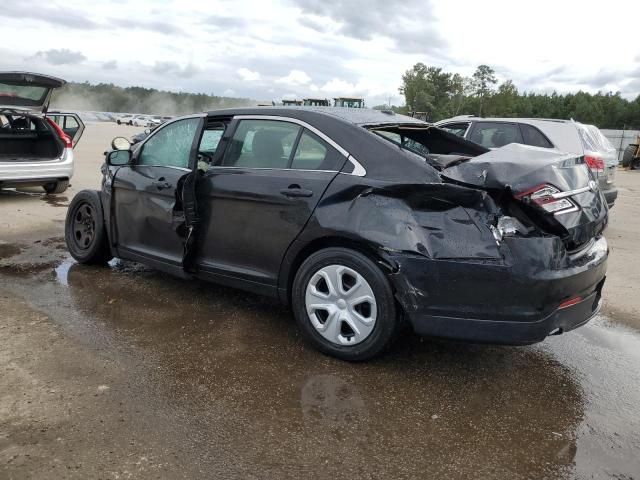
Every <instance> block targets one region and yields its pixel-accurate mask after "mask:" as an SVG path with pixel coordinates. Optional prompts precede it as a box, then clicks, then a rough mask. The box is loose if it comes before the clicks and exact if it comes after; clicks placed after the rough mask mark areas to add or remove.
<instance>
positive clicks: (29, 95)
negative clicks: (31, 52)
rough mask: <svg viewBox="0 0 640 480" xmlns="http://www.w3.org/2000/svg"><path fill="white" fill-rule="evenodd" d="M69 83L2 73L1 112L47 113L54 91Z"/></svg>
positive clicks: (19, 73)
mask: <svg viewBox="0 0 640 480" xmlns="http://www.w3.org/2000/svg"><path fill="white" fill-rule="evenodd" d="M66 83H67V82H66V81H65V80H62V79H60V78H56V77H51V76H49V75H42V74H39V73H28V72H0V110H16V111H23V112H25V111H27V112H31V113H46V111H47V109H48V108H49V102H50V100H51V93H52V92H53V90H54V89H56V88H60V87H62V86H63V85H64V84H66Z"/></svg>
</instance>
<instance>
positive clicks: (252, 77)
mask: <svg viewBox="0 0 640 480" xmlns="http://www.w3.org/2000/svg"><path fill="white" fill-rule="evenodd" d="M236 73H237V74H238V75H239V76H240V78H241V79H242V80H244V81H245V82H255V81H256V80H260V74H259V73H258V72H253V71H251V70H249V69H248V68H245V67H242V68H239V69H238V70H236Z"/></svg>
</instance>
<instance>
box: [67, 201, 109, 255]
mask: <svg viewBox="0 0 640 480" xmlns="http://www.w3.org/2000/svg"><path fill="white" fill-rule="evenodd" d="M64 239H65V242H66V244H67V249H68V250H69V253H71V256H72V257H73V258H75V259H76V260H77V261H78V262H79V263H85V264H94V265H95V264H104V263H107V262H108V261H109V260H111V259H112V258H113V255H111V252H110V250H109V242H108V238H107V231H106V228H105V223H104V217H103V215H102V202H101V201H100V195H99V194H98V192H96V191H94V190H82V191H81V192H78V193H77V194H76V196H75V197H73V200H71V204H70V205H69V209H68V210H67V219H66V221H65V226H64Z"/></svg>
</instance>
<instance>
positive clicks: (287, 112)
mask: <svg viewBox="0 0 640 480" xmlns="http://www.w3.org/2000/svg"><path fill="white" fill-rule="evenodd" d="M207 114H208V115H209V116H227V115H228V116H234V115H277V116H285V117H287V116H289V117H292V118H297V119H299V120H303V121H307V120H313V119H318V118H319V117H325V119H329V118H334V119H339V120H341V121H343V122H348V123H351V124H353V125H358V126H362V127H365V126H372V125H406V124H420V125H423V126H427V125H429V124H428V123H427V122H423V121H422V120H418V119H417V118H413V117H408V116H406V115H401V114H398V113H394V112H392V111H390V110H374V109H372V108H347V107H320V106H317V107H312V106H292V107H282V106H276V107H243V108H228V109H224V110H213V111H210V112H207Z"/></svg>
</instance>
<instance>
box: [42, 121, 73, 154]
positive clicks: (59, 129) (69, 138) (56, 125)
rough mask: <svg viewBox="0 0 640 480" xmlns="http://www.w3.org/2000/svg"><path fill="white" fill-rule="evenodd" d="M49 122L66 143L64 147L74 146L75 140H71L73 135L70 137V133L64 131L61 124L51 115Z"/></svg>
mask: <svg viewBox="0 0 640 480" xmlns="http://www.w3.org/2000/svg"><path fill="white" fill-rule="evenodd" d="M47 122H49V125H51V126H52V127H53V129H54V130H55V131H56V133H57V134H58V138H60V140H62V143H63V144H64V148H73V141H72V140H71V137H69V135H67V134H66V133H64V131H63V130H62V128H60V125H58V124H57V123H56V122H54V121H53V120H51V119H50V118H49V117H47Z"/></svg>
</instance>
